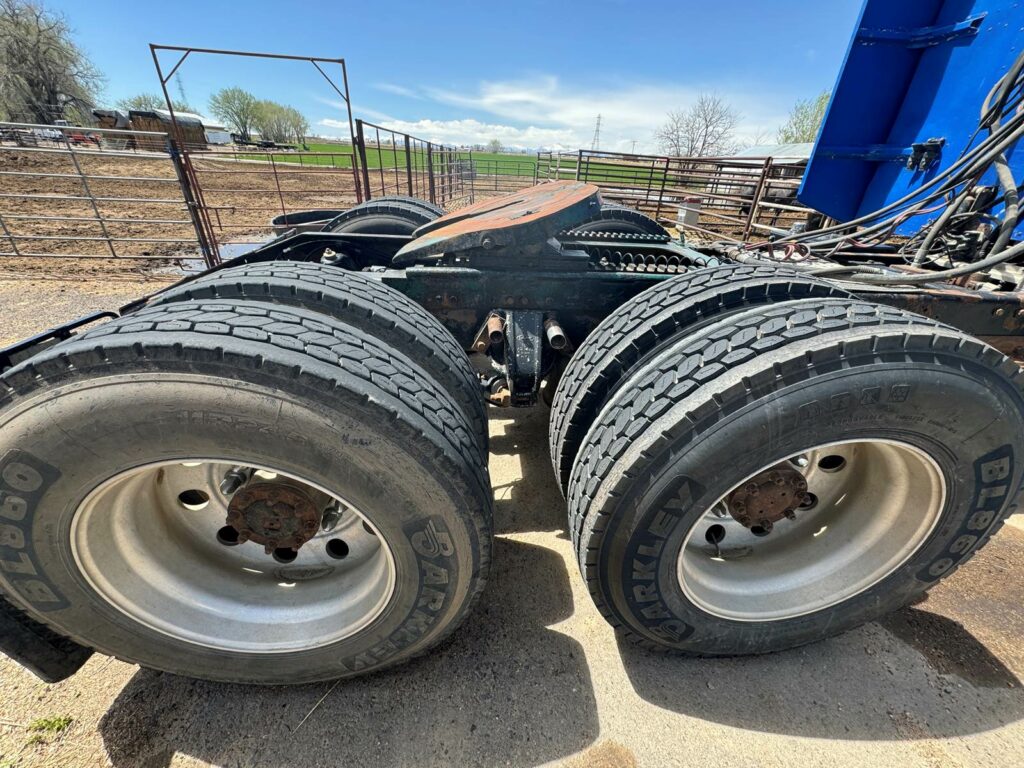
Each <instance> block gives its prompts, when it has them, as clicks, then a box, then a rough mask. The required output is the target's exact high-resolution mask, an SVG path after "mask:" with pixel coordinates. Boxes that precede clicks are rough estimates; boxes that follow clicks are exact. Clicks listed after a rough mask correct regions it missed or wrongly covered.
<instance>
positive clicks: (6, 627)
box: [0, 597, 93, 683]
mask: <svg viewBox="0 0 1024 768" xmlns="http://www.w3.org/2000/svg"><path fill="white" fill-rule="evenodd" d="M0 651H3V652H4V653H5V654H7V655H8V656H9V657H11V658H12V659H13V660H14V661H16V662H18V663H19V664H21V666H23V667H25V668H26V669H27V670H29V671H30V672H32V674H34V675H35V676H36V677H38V678H39V679H40V680H43V681H45V682H47V683H58V682H60V681H61V680H64V679H66V678H68V677H71V675H73V674H75V672H77V671H78V670H79V669H80V668H81V666H82V665H83V664H85V662H86V661H88V659H89V657H90V656H92V653H93V652H92V651H91V650H90V649H89V648H85V647H83V646H81V645H79V644H78V643H76V642H75V641H74V640H68V639H67V638H65V637H61V636H60V635H58V634H57V633H56V632H54V631H53V630H51V629H50V628H49V627H46V626H44V625H42V624H40V623H39V622H37V621H34V620H33V619H30V618H29V617H28V616H26V615H25V614H24V613H22V612H21V611H19V610H18V609H17V608H15V607H14V606H13V605H11V604H10V603H8V602H7V601H6V600H4V599H3V598H2V597H0Z"/></svg>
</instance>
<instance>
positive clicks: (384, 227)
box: [323, 198, 437, 267]
mask: <svg viewBox="0 0 1024 768" xmlns="http://www.w3.org/2000/svg"><path fill="white" fill-rule="evenodd" d="M436 218H437V216H436V215H435V214H434V212H433V211H430V210H427V209H425V208H424V207H423V206H422V205H420V204H414V203H407V202H400V201H395V200H388V199H383V198H382V199H379V200H368V201H366V202H365V203H360V204H359V205H356V206H353V207H352V208H349V209H348V210H347V211H345V212H344V213H342V214H341V215H339V216H336V217H335V218H334V219H332V220H331V221H330V222H328V223H327V224H326V225H325V226H324V228H323V231H324V232H351V233H353V234H365V235H411V234H412V233H413V232H415V231H416V230H417V229H419V228H420V227H422V226H423V225H424V224H428V223H430V222H431V221H433V220H434V219H436ZM401 246H402V244H401V243H375V244H373V245H370V244H360V246H359V248H358V251H357V252H356V254H355V255H357V256H358V257H359V258H358V259H357V264H358V266H360V267H365V266H371V265H383V266H387V265H388V264H390V263H391V259H393V258H394V256H395V254H396V253H397V252H398V249H399V248H401ZM346 250H348V249H346Z"/></svg>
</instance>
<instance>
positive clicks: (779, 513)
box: [726, 466, 807, 533]
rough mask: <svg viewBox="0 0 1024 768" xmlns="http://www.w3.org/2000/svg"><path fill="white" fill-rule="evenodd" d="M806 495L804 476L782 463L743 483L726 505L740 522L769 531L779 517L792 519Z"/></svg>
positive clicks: (755, 529)
mask: <svg viewBox="0 0 1024 768" xmlns="http://www.w3.org/2000/svg"><path fill="white" fill-rule="evenodd" d="M806 496H807V480H806V479H805V478H804V476H803V475H802V474H801V473H800V472H798V471H797V470H795V469H792V468H789V467H782V466H779V467H773V468H772V469H769V470H766V471H764V472H761V473H760V474H757V475H754V477H752V478H750V479H749V480H748V481H747V482H745V483H743V485H741V486H740V487H738V488H737V489H736V490H734V491H733V492H732V493H730V494H729V496H728V497H727V498H726V505H727V506H728V508H729V514H731V515H732V516H733V518H734V519H735V520H736V521H737V522H738V523H740V525H743V526H744V527H746V528H749V529H750V530H752V531H761V532H764V533H767V532H768V531H771V529H772V527H773V526H774V525H775V523H777V522H778V521H779V520H782V519H783V518H789V519H790V520H792V519H793V518H794V517H795V516H796V512H795V510H796V509H797V507H799V506H800V505H801V504H802V503H803V501H804V499H805V498H806Z"/></svg>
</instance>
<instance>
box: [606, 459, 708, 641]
mask: <svg viewBox="0 0 1024 768" xmlns="http://www.w3.org/2000/svg"><path fill="white" fill-rule="evenodd" d="M695 490H696V489H694V488H693V487H692V483H691V481H690V480H689V479H688V478H680V479H679V481H678V482H677V483H676V484H675V485H674V486H673V488H672V489H671V490H670V491H668V492H667V498H666V499H665V500H664V501H663V502H662V503H661V504H657V505H655V507H654V511H653V513H651V514H649V515H648V516H647V518H648V519H647V522H646V525H642V526H641V529H640V530H639V531H638V532H637V534H636V535H634V536H633V537H632V539H631V540H630V542H629V545H628V549H627V551H626V557H625V560H624V563H625V565H626V571H627V573H625V574H623V575H624V576H627V578H628V584H629V586H628V588H627V589H626V591H625V597H626V601H627V602H628V603H629V605H630V610H631V612H632V614H633V615H634V616H635V617H636V618H637V619H639V620H640V621H641V622H642V623H643V625H644V626H645V627H646V628H647V630H648V631H649V632H652V633H654V634H655V635H657V636H658V637H660V638H661V639H662V640H664V641H665V642H669V643H678V642H680V641H682V640H685V639H686V638H687V637H689V636H690V635H691V634H693V631H694V630H693V627H691V626H690V625H689V624H687V623H686V622H684V621H682V620H681V619H679V618H678V617H676V616H674V615H673V614H672V613H671V612H670V611H669V609H668V606H667V605H666V604H665V601H664V600H663V599H662V597H661V588H660V586H659V584H658V563H659V561H660V558H661V555H662V552H663V551H664V549H665V541H666V539H668V537H669V536H670V535H671V534H672V531H673V530H675V527H676V526H677V525H678V524H679V521H680V520H681V519H682V516H683V514H684V512H685V511H686V510H687V509H688V508H689V507H690V505H691V504H692V503H693V495H694V492H695Z"/></svg>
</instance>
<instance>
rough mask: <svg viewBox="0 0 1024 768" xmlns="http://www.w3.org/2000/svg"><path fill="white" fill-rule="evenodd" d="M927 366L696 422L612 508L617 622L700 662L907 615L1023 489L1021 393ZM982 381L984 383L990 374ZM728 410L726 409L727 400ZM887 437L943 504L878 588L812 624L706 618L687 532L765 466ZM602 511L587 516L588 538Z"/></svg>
mask: <svg viewBox="0 0 1024 768" xmlns="http://www.w3.org/2000/svg"><path fill="white" fill-rule="evenodd" d="M976 373H977V374H978V375H977V376H971V375H968V374H966V373H954V372H951V371H949V370H944V369H941V368H939V367H937V366H934V365H932V366H929V365H924V364H914V363H905V364H884V365H879V364H874V365H866V366H863V367H860V368H856V369H854V370H846V371H840V372H834V373H831V374H824V375H820V376H816V377H814V378H813V379H811V380H810V381H805V382H803V383H800V384H794V385H791V386H789V387H786V388H784V389H779V390H777V391H776V392H775V393H773V394H771V395H768V396H765V397H762V398H760V399H756V400H755V401H754V402H752V403H747V404H746V405H741V406H739V407H738V409H737V410H735V412H733V413H731V414H730V415H728V416H723V415H722V413H721V412H719V413H718V414H716V415H714V416H708V417H705V419H704V420H703V421H698V422H697V423H696V425H695V426H694V428H693V435H694V436H693V437H692V438H690V437H685V436H684V437H683V438H682V439H679V440H678V441H677V442H674V443H673V444H670V445H669V446H668V447H667V448H665V449H664V450H663V451H662V452H661V453H660V454H659V456H658V457H657V458H656V459H655V460H654V461H652V463H651V464H650V465H649V466H648V467H646V468H645V469H644V470H643V471H641V472H639V473H638V477H639V478H640V479H637V480H636V481H635V482H634V483H633V484H632V486H631V487H630V489H629V490H627V491H626V492H625V493H623V494H621V495H618V494H617V495H615V496H610V497H609V498H610V499H612V500H611V501H606V504H614V507H613V508H611V510H608V509H606V510H605V511H606V512H607V513H608V517H607V523H606V527H605V528H604V529H603V530H602V531H601V532H600V534H599V536H600V543H599V546H598V552H597V566H596V567H597V579H598V589H599V591H600V593H601V595H602V596H603V597H604V598H605V599H606V601H607V603H608V604H609V606H610V608H611V610H612V612H613V614H614V615H615V616H616V618H617V619H619V620H620V621H621V622H622V623H624V624H626V625H627V626H628V627H629V628H630V629H631V630H633V631H635V632H636V633H638V634H640V635H642V636H644V637H645V638H647V639H649V640H653V641H654V642H656V643H658V644H660V645H667V646H669V647H673V648H676V649H679V650H685V651H690V652H696V653H701V654H736V653H749V652H754V651H769V650H779V649H783V648H787V647H792V646H795V645H800V644H803V643H806V642H810V641H813V640H816V639H820V638H821V637H824V636H828V635H832V634H836V633H839V632H842V631H844V630H846V629H849V628H851V627H854V626H857V625H859V624H861V623H864V622H866V621H870V620H873V619H875V618H878V617H879V616H881V615H883V614H885V613H887V612H889V611H891V610H894V609H896V608H898V607H901V606H903V605H905V604H907V603H908V602H910V601H912V600H913V599H914V598H915V597H917V596H918V595H920V594H921V593H922V592H924V591H925V590H927V589H928V588H929V587H930V586H932V585H933V584H934V583H935V582H936V581H938V580H939V579H941V578H942V577H944V576H946V575H948V574H949V573H951V572H952V571H953V570H955V569H956V567H957V566H958V565H959V563H960V562H962V561H964V560H966V559H967V558H968V557H970V555H971V554H973V552H974V551H975V550H976V549H977V548H978V547H979V546H980V545H981V544H983V543H984V541H985V540H986V539H987V538H988V537H989V536H990V535H991V534H992V533H994V531H995V530H997V529H998V527H999V525H1000V524H1001V521H1002V519H1003V518H1004V517H1005V516H1006V515H1007V514H1008V513H1009V511H1010V510H1011V509H1012V505H1013V504H1014V503H1015V500H1016V495H1017V491H1018V488H1019V486H1020V484H1021V466H1020V464H1021V462H1020V458H1019V457H1020V456H1021V455H1022V453H1021V452H1022V450H1024V441H1022V438H1021V436H1020V435H1019V434H1018V431H1017V430H1016V429H1015V425H1016V424H1017V423H1018V422H1017V419H998V418H996V419H993V418H992V414H998V413H1007V412H1013V411H1015V410H1016V411H1018V412H1019V409H1020V407H1021V398H1020V394H1019V393H1018V392H1017V391H1016V390H1014V389H1013V388H1012V387H1011V386H1009V385H1008V384H1005V383H1003V382H998V383H995V384H991V385H990V386H985V384H984V383H982V382H985V381H989V382H991V380H992V376H991V371H981V370H979V371H977V372H976ZM986 373H987V374H988V375H987V376H986V375H985V374H986ZM721 410H722V411H723V412H725V413H729V410H730V406H729V404H722V406H721ZM858 439H861V440H866V439H886V440H891V441H897V442H904V443H908V444H910V445H912V446H914V447H916V448H919V449H921V450H922V451H924V452H925V453H927V454H928V455H929V456H930V457H931V458H932V459H933V460H934V461H935V462H936V464H937V465H938V467H939V468H940V471H941V473H942V474H943V476H944V478H945V481H946V489H947V496H946V500H945V503H944V505H943V509H942V511H941V513H940V516H939V520H938V522H937V524H936V525H935V527H934V529H933V530H932V532H931V534H930V535H929V536H928V538H927V539H926V540H925V541H924V542H923V544H922V545H921V546H920V547H919V548H918V549H917V551H916V552H915V553H914V554H913V555H911V556H910V558H909V559H908V560H906V561H905V562H904V563H903V564H902V565H901V566H899V567H898V568H897V569H896V570H895V571H893V572H892V573H891V574H890V575H888V576H887V577H886V578H884V579H883V580H882V581H880V582H878V583H876V584H875V585H874V586H872V587H869V588H868V589H866V590H865V591H863V592H861V593H859V594H857V595H854V596H852V597H850V598H848V599H847V600H845V601H844V602H842V603H840V604H838V605H835V606H831V607H829V608H826V609H823V610H819V611H816V612H814V613H810V614H807V615H804V616H799V617H795V618H790V619H785V620H779V621H772V622H740V621H733V620H728V619H724V618H721V617H718V616H715V615H713V614H711V613H708V612H706V611H704V610H703V609H701V608H700V607H699V606H697V605H696V604H695V603H693V602H692V601H691V600H690V599H689V598H688V597H687V596H686V594H685V593H684V592H683V590H682V588H681V586H680V585H679V582H678V576H677V559H678V557H679V553H680V550H681V548H682V546H683V543H684V541H685V540H686V538H687V534H688V533H689V531H690V530H691V529H692V528H693V526H694V525H696V524H697V523H698V522H699V521H700V520H701V519H702V518H703V516H704V514H705V513H706V512H707V510H709V509H710V508H711V506H712V505H713V504H714V503H715V502H716V501H717V500H718V499H719V498H721V497H722V496H723V495H724V494H725V493H727V492H728V491H729V490H730V489H731V488H733V487H735V485H737V484H738V483H740V482H741V481H742V480H744V479H745V478H746V477H748V476H749V475H750V474H752V473H753V472H754V471H756V470H757V469H758V468H760V467H763V466H768V465H769V464H771V463H774V462H777V461H781V460H784V459H786V458H787V457H789V456H793V455H797V454H799V453H801V452H803V451H805V450H806V449H808V448H809V447H812V446H814V445H821V444H824V443H829V442H838V441H841V440H842V441H852V440H858ZM595 519H596V516H595V515H593V514H591V515H590V516H589V517H588V521H587V523H588V525H589V526H591V531H590V535H591V536H593V535H594V533H593V526H594V525H595V522H594V521H595Z"/></svg>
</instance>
